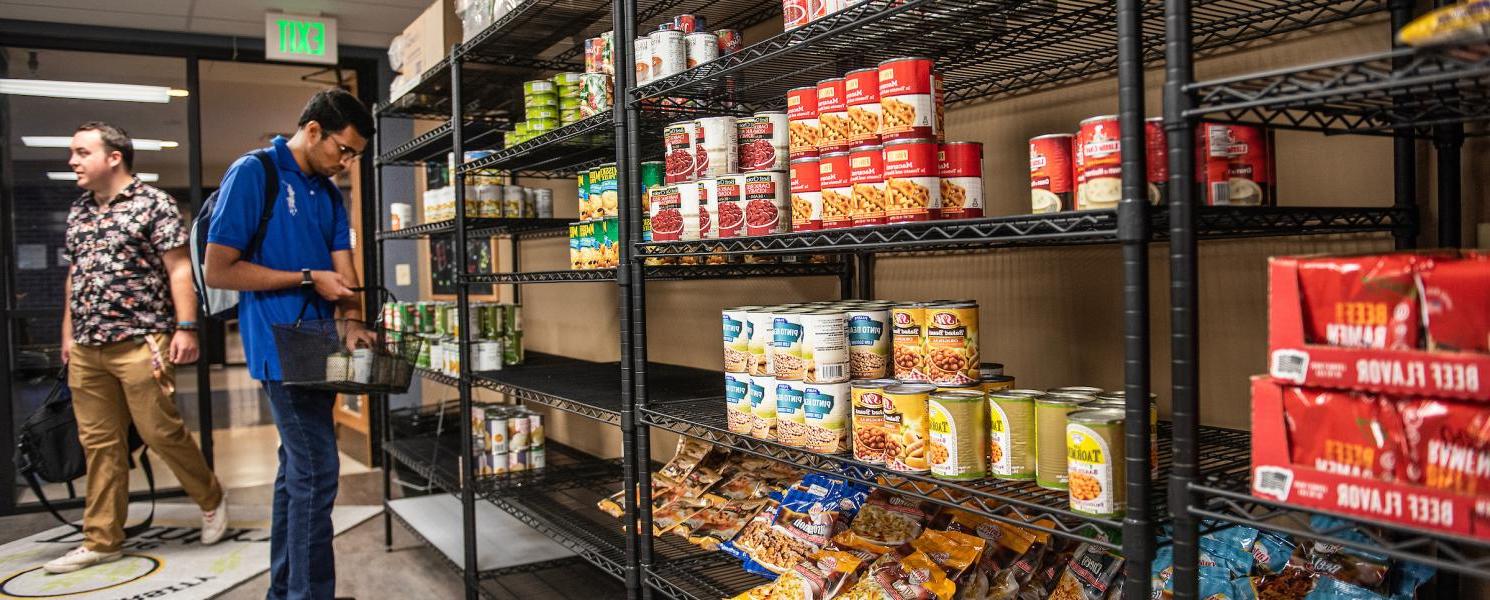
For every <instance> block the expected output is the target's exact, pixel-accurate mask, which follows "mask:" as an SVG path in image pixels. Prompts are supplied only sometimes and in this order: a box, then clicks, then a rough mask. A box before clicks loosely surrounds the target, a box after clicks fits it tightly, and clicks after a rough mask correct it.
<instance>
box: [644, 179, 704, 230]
mask: <svg viewBox="0 0 1490 600" xmlns="http://www.w3.org/2000/svg"><path fill="white" fill-rule="evenodd" d="M685 187H686V188H693V189H694V194H695V195H697V193H698V191H697V188H696V187H695V186H690V185H688V184H683V185H677V184H666V185H655V186H652V191H651V193H649V194H648V196H650V197H651V199H652V213H651V214H652V241H654V242H676V241H679V240H682V239H683V188H685Z"/></svg>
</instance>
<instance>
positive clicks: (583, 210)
mask: <svg viewBox="0 0 1490 600" xmlns="http://www.w3.org/2000/svg"><path fill="white" fill-rule="evenodd" d="M574 179H575V182H576V183H577V184H578V188H577V192H578V194H579V218H581V219H589V218H591V217H592V216H593V213H594V212H595V208H594V206H592V205H591V204H590V172H589V171H580V172H579V174H578V175H575V176H574ZM658 183H662V182H660V181H659V182H658Z"/></svg>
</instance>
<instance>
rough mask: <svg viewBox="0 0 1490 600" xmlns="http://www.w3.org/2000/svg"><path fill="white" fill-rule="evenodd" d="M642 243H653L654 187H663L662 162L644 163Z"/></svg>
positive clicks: (642, 178)
mask: <svg viewBox="0 0 1490 600" xmlns="http://www.w3.org/2000/svg"><path fill="white" fill-rule="evenodd" d="M641 166H642V177H641V180H642V181H641V184H642V194H641V195H642V241H644V242H650V241H652V187H653V186H657V185H662V182H663V163H662V162H660V161H647V162H644V163H642V165H641Z"/></svg>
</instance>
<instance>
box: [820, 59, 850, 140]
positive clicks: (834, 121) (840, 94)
mask: <svg viewBox="0 0 1490 600" xmlns="http://www.w3.org/2000/svg"><path fill="white" fill-rule="evenodd" d="M817 124H818V137H817V150H818V152H821V153H828V152H841V151H847V150H848V149H849V121H848V97H847V95H846V92H845V91H844V79H843V78H842V77H834V78H832V79H824V80H822V81H819V82H818V83H817Z"/></svg>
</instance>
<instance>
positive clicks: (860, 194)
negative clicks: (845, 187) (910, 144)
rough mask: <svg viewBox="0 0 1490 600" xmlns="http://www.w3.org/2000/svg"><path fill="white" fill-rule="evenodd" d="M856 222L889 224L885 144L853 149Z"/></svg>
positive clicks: (851, 168) (851, 170) (851, 179)
mask: <svg viewBox="0 0 1490 600" xmlns="http://www.w3.org/2000/svg"><path fill="white" fill-rule="evenodd" d="M848 160H849V184H850V185H852V186H853V202H854V222H853V224H854V226H856V227H857V226H860V225H884V224H885V148H884V146H880V145H879V144H874V145H871V146H859V147H857V148H854V149H853V150H851V151H850V152H849V158H848Z"/></svg>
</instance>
